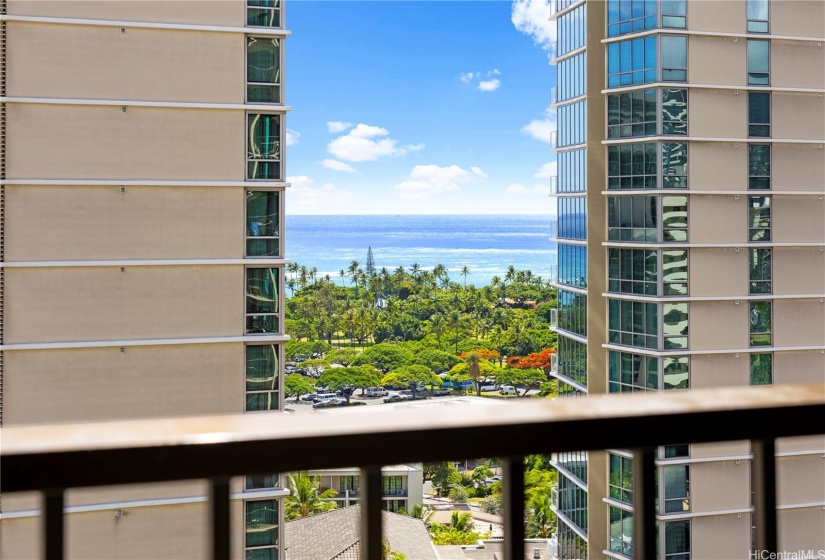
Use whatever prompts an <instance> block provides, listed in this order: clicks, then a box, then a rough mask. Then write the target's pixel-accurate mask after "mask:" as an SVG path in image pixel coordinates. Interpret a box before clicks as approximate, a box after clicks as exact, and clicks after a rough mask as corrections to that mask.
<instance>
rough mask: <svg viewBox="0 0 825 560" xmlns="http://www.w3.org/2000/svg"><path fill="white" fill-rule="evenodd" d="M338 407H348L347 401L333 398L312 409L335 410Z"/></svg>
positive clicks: (317, 403)
mask: <svg viewBox="0 0 825 560" xmlns="http://www.w3.org/2000/svg"><path fill="white" fill-rule="evenodd" d="M336 406H347V399H343V398H341V397H333V398H331V399H325V400H322V401H318V402H316V403H315V404H313V405H312V408H334V407H336Z"/></svg>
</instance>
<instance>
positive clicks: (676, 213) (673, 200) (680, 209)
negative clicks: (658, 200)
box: [662, 196, 688, 243]
mask: <svg viewBox="0 0 825 560" xmlns="http://www.w3.org/2000/svg"><path fill="white" fill-rule="evenodd" d="M687 200H688V199H687V197H686V196H663V197H662V241H663V242H664V243H685V242H687V238H688V229H687V228H688V206H687Z"/></svg>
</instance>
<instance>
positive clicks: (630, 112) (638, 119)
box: [607, 89, 657, 138]
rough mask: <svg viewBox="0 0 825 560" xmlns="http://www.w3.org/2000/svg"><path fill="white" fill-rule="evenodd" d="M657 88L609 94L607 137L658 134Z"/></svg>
mask: <svg viewBox="0 0 825 560" xmlns="http://www.w3.org/2000/svg"><path fill="white" fill-rule="evenodd" d="M656 117H657V111H656V90H655V89H649V90H646V91H633V92H627V93H617V94H613V95H608V96H607V137H608V138H631V137H634V136H655V135H656V121H657V118H656Z"/></svg>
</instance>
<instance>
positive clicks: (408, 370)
mask: <svg viewBox="0 0 825 560" xmlns="http://www.w3.org/2000/svg"><path fill="white" fill-rule="evenodd" d="M381 384H382V385H406V386H407V387H409V389H410V390H411V391H412V394H413V397H415V393H416V391H417V390H418V386H419V385H441V384H442V381H441V378H440V377H438V376H437V375H436V374H434V373H433V370H431V369H430V368H428V367H427V366H420V365H413V366H401V367H400V368H397V369H394V370H393V371H391V372H389V373H388V374H387V375H385V376H384V378H383V379H381Z"/></svg>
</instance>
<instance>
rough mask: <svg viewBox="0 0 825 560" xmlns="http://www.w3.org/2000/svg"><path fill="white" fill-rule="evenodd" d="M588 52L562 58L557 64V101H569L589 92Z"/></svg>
mask: <svg viewBox="0 0 825 560" xmlns="http://www.w3.org/2000/svg"><path fill="white" fill-rule="evenodd" d="M586 76H587V53H581V54H577V55H576V56H574V57H571V58H568V59H565V60H562V61H561V62H559V63H558V64H557V65H556V80H557V84H558V85H557V87H556V95H558V97H557V99H556V101H567V100H568V99H573V98H575V97H580V96H582V95H584V94H585V93H586V92H587V89H586Z"/></svg>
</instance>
